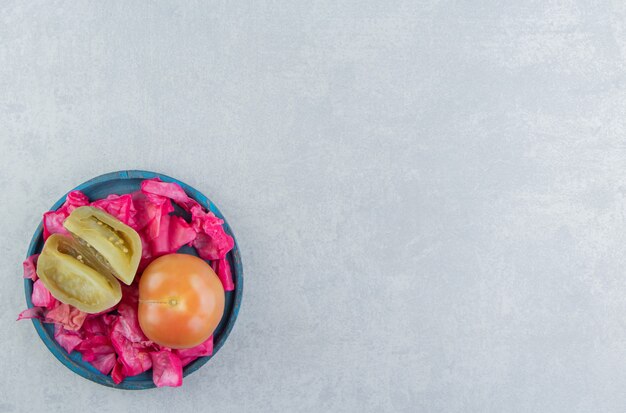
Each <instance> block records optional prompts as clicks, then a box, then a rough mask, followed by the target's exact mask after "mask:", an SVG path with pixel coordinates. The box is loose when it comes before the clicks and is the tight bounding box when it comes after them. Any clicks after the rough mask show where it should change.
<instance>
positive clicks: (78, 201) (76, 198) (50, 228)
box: [43, 191, 89, 241]
mask: <svg viewBox="0 0 626 413" xmlns="http://www.w3.org/2000/svg"><path fill="white" fill-rule="evenodd" d="M85 205H89V199H88V198H87V196H85V194H83V193H82V192H81V191H72V192H70V193H69V194H67V197H66V198H65V202H64V203H63V205H61V207H60V208H59V209H57V210H56V211H48V212H46V213H45V214H43V239H44V241H45V240H47V239H48V237H49V236H50V235H52V234H68V232H67V230H66V229H65V228H64V227H63V221H65V218H67V217H68V216H69V215H70V213H71V212H72V211H73V210H74V209H76V208H78V207H80V206H85Z"/></svg>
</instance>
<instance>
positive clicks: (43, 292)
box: [31, 280, 57, 308]
mask: <svg viewBox="0 0 626 413" xmlns="http://www.w3.org/2000/svg"><path fill="white" fill-rule="evenodd" d="M31 300H32V302H33V305H34V306H36V307H46V308H53V307H54V305H55V304H56V302H57V300H56V299H55V298H54V297H53V296H52V294H50V291H48V290H47V289H46V287H45V286H44V285H43V282H42V281H41V280H37V281H35V283H34V284H33V295H32V296H31Z"/></svg>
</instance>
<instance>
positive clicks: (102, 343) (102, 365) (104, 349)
mask: <svg viewBox="0 0 626 413" xmlns="http://www.w3.org/2000/svg"><path fill="white" fill-rule="evenodd" d="M77 350H78V351H79V352H80V353H81V354H82V357H83V360H85V361H88V362H90V363H91V364H92V365H93V366H94V367H95V368H97V369H98V370H99V371H100V372H101V373H102V374H109V373H110V372H111V370H112V369H113V366H114V365H115V361H116V359H117V356H116V353H115V349H114V348H113V346H112V345H111V340H110V339H109V337H108V336H104V335H93V336H90V337H88V338H87V339H85V340H83V341H82V342H81V343H80V345H79V346H78V348H77Z"/></svg>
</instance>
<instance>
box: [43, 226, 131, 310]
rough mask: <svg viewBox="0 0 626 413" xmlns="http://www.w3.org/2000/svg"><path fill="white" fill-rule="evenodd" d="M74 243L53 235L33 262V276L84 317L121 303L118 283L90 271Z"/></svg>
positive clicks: (89, 260) (88, 260) (91, 265)
mask: <svg viewBox="0 0 626 413" xmlns="http://www.w3.org/2000/svg"><path fill="white" fill-rule="evenodd" d="M82 250H83V247H82V246H81V245H80V244H79V243H78V241H77V240H75V239H73V238H71V237H67V236H64V235H59V234H53V235H51V236H50V237H49V238H48V239H47V240H46V243H45V245H44V247H43V251H41V255H40V256H39V260H38V261H37V275H38V276H39V278H40V279H41V281H42V282H43V284H44V285H45V286H46V288H47V289H48V291H50V293H51V294H52V296H53V297H54V298H56V299H57V300H59V301H61V302H63V303H66V304H70V305H73V306H74V307H76V308H78V309H79V310H81V311H85V312H87V313H99V312H100V311H104V310H106V309H108V308H111V307H113V306H114V305H115V304H117V303H118V302H119V301H120V300H121V299H122V289H121V288H120V283H119V282H118V281H117V280H116V279H115V277H113V276H112V275H111V274H110V273H102V272H99V271H98V270H96V269H95V268H94V267H95V266H97V265H96V263H94V262H92V260H93V257H90V256H88V255H84V252H82V253H81V251H82Z"/></svg>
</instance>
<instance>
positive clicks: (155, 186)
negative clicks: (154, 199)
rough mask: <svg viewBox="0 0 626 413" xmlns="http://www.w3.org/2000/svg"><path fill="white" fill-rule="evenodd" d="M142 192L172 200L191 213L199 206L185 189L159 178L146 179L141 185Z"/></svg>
mask: <svg viewBox="0 0 626 413" xmlns="http://www.w3.org/2000/svg"><path fill="white" fill-rule="evenodd" d="M141 191H142V192H143V193H145V194H153V195H159V196H163V197H166V198H170V199H171V200H172V201H174V202H176V203H177V204H178V205H180V206H181V207H182V208H184V209H185V210H187V211H190V210H191V208H192V207H194V206H197V205H198V206H199V205H200V204H198V202H197V201H195V200H194V199H192V198H190V197H189V196H188V195H187V194H186V193H185V190H184V189H183V188H181V187H180V185H178V184H177V183H174V182H162V181H161V180H160V179H158V178H154V179H146V180H145V181H143V182H142V183H141Z"/></svg>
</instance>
